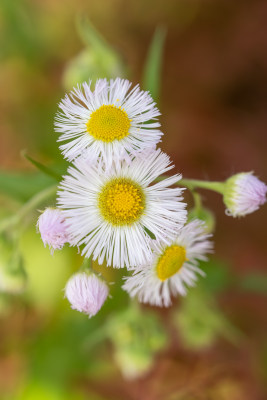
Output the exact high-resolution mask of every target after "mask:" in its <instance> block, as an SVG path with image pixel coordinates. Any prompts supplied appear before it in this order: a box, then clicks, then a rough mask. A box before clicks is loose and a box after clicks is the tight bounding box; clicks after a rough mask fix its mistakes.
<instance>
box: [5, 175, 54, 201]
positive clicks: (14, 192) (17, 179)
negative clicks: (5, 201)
mask: <svg viewBox="0 0 267 400" xmlns="http://www.w3.org/2000/svg"><path fill="white" fill-rule="evenodd" d="M54 182H55V180H54V179H53V178H51V177H50V176H47V175H44V174H43V173H39V172H38V173H21V172H6V171H0V193H1V194H4V195H8V196H10V197H12V198H14V199H16V200H19V201H22V202H24V201H27V200H29V199H30V198H31V197H32V196H34V195H35V194H36V193H38V192H40V191H41V190H44V189H45V188H47V187H49V186H51V185H53V184H54Z"/></svg>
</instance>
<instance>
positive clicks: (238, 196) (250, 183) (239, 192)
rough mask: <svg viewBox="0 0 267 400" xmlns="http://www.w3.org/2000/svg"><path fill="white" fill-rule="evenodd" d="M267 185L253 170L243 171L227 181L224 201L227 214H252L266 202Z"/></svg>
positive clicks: (239, 215) (236, 215) (238, 215)
mask: <svg viewBox="0 0 267 400" xmlns="http://www.w3.org/2000/svg"><path fill="white" fill-rule="evenodd" d="M266 193H267V186H266V185H265V183H263V182H261V181H260V180H259V179H258V178H257V177H256V176H254V175H253V173H252V172H242V173H240V174H236V175H233V176H231V177H230V178H229V179H228V180H227V181H226V189H225V192H224V203H225V205H226V207H227V211H226V212H227V214H228V215H231V216H233V217H242V216H245V215H247V214H250V213H252V212H254V211H256V210H258V208H259V207H260V206H261V205H263V204H264V203H265V202H266Z"/></svg>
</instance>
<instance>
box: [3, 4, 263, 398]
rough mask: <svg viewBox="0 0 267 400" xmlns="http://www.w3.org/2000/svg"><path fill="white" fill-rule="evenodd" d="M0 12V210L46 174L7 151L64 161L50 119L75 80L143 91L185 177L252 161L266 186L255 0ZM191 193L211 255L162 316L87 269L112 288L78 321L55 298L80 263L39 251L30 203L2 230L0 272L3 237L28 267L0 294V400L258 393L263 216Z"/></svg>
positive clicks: (68, 255) (210, 175) (115, 277)
mask: <svg viewBox="0 0 267 400" xmlns="http://www.w3.org/2000/svg"><path fill="white" fill-rule="evenodd" d="M0 10H1V14H0V61H1V64H0V105H1V106H0V124H1V125H0V168H1V170H0V206H1V210H0V216H1V218H4V217H8V216H9V215H13V214H14V213H15V212H16V211H17V210H18V209H20V207H21V206H22V205H23V204H24V203H25V201H27V200H29V198H31V197H32V196H33V195H34V194H36V193H38V192H39V191H40V190H42V189H44V188H46V187H48V186H49V185H52V184H53V183H54V181H53V179H52V178H49V177H47V176H46V175H44V174H42V173H41V172H36V169H35V168H34V166H32V164H31V163H29V162H28V161H27V160H26V159H25V158H24V157H22V155H21V150H26V151H27V153H28V154H30V156H32V157H33V158H34V159H37V160H40V161H41V162H42V163H43V164H45V165H48V166H51V167H53V168H55V169H56V170H57V171H59V172H62V171H64V170H65V168H66V164H65V163H64V162H63V160H62V157H61V154H60V152H59V150H58V147H57V145H56V138H57V136H56V134H55V133H54V132H53V120H54V116H55V113H56V111H57V104H58V103H59V101H60V99H61V97H62V96H63V95H64V93H65V91H66V90H69V89H70V88H71V87H72V85H74V84H75V82H76V81H78V80H86V79H88V78H92V79H96V78H97V77H105V76H107V77H112V76H121V77H127V78H129V79H130V80H132V81H133V82H134V83H139V82H140V83H141V86H142V88H145V89H148V88H149V89H151V90H152V93H153V95H154V96H155V97H156V98H157V100H158V102H159V107H160V110H161V112H162V117H161V123H162V130H163V132H164V133H165V135H164V139H163V143H162V148H163V150H164V151H166V152H168V153H169V154H170V156H171V158H172V159H173V160H174V162H175V164H176V167H177V170H178V171H179V172H182V173H183V175H184V176H185V177H187V178H199V179H214V180H224V179H226V178H227V177H228V176H230V175H231V174H233V173H236V172H240V171H250V170H254V171H255V174H256V175H258V176H259V177H260V178H261V179H262V180H265V181H266V180H267V164H266V129H267V113H266V105H267V53H266V52H265V48H266V45H267V24H266V18H267V3H266V1H264V0H254V1H249V0H236V1H234V2H232V1H225V0H167V1H163V0H154V1H152V0H127V1H123V0H88V1H86V0H76V1H71V0H65V1H54V0H46V1H38V0H12V1H11V0H1V1H0ZM89 21H90V22H89ZM161 61H162V65H161ZM158 76H160V78H161V79H160V84H159V82H158V79H157V77H158ZM202 193H203V200H204V204H205V206H206V207H209V208H210V209H211V210H212V211H213V212H214V213H215V215H216V230H215V233H214V239H215V249H216V253H215V255H214V256H213V257H212V258H211V261H210V262H209V263H208V264H206V265H203V269H205V271H206V273H207V278H206V279H203V278H201V279H200V280H199V285H198V286H197V287H196V288H194V289H192V290H190V292H189V294H188V296H187V297H186V298H185V299H178V300H177V301H176V302H175V303H174V305H173V307H171V308H170V309H167V310H165V309H164V310H161V309H156V308H152V307H139V306H138V305H137V304H135V303H134V304H133V303H130V302H129V299H128V297H127V296H126V295H125V293H124V292H122V290H121V289H120V283H121V279H122V275H123V273H122V272H121V271H114V270H112V269H108V270H105V269H104V268H103V267H102V268H100V267H98V266H95V268H96V269H98V270H100V271H102V272H103V274H104V275H105V276H106V277H107V279H108V280H109V281H113V282H115V285H113V286H112V287H111V295H112V298H111V299H109V300H108V301H107V302H106V304H105V306H104V307H103V309H102V310H101V311H100V313H99V314H98V315H97V316H96V317H94V318H92V319H87V317H86V316H84V315H81V314H79V313H78V312H75V311H72V310H71V309H70V307H69V304H68V302H67V300H66V299H64V298H63V296H64V293H63V288H64V286H65V283H66V281H67V279H68V278H69V276H70V275H71V274H72V273H73V272H74V271H76V270H77V269H78V268H79V266H80V263H81V259H80V257H79V255H77V254H76V251H75V250H74V249H69V248H65V249H64V250H63V251H61V252H56V253H55V254H54V256H51V255H50V252H49V250H48V249H45V248H44V247H43V244H42V242H41V240H40V237H39V235H37V234H36V229H35V224H36V220H37V218H38V215H39V214H38V212H37V211H36V212H34V213H30V214H29V215H27V217H26V218H24V219H23V221H22V222H23V224H22V223H21V224H20V229H19V231H18V230H16V231H15V232H13V233H11V234H8V235H7V237H6V236H5V237H4V238H1V243H0V264H1V266H3V265H4V264H5V262H6V260H7V259H9V257H10V254H11V253H10V254H9V248H8V246H7V245H6V240H8V241H9V240H10V236H11V237H12V240H16V241H17V243H18V249H19V251H17V253H16V258H15V259H12V260H13V261H12V262H14V263H19V262H23V265H24V267H25V270H26V272H27V275H28V282H27V286H26V290H25V291H24V292H23V293H21V294H19V293H18V292H19V288H20V285H22V283H21V282H22V281H23V279H24V278H23V276H20V277H19V278H18V280H16V281H14V282H13V283H12V284H13V285H15V286H12V287H11V288H10V292H11V291H13V292H16V293H18V294H10V293H9V294H7V293H0V399H1V400H46V399H49V400H50V399H51V400H61V399H64V400H80V399H81V400H83V399H90V400H104V399H110V400H113V399H114V400H124V399H130V400H143V399H144V400H195V399H196V400H202V399H203V400H206V399H211V400H213V399H214V400H215V399H216V400H226V399H227V400H228V399H231V400H239V399H240V400H251V399H253V400H261V399H262V400H263V399H265V398H266V396H267V392H266V390H265V386H264V382H266V379H267V340H266V334H265V333H266V327H267V316H266V305H267V304H266V287H267V275H266V229H265V223H266V220H267V219H266V216H267V210H266V207H265V208H264V207H262V209H261V210H259V211H257V212H256V213H255V214H252V215H249V216H248V217H246V218H243V219H240V220H235V219H233V218H230V217H227V216H226V215H225V212H224V205H223V204H222V202H221V199H220V198H219V195H217V194H214V193H208V192H202ZM186 199H187V200H188V202H189V205H191V202H192V199H191V197H190V195H187V196H186ZM53 202H54V200H53V199H52V200H51V201H50V202H48V203H47V204H51V203H53ZM44 206H45V203H44V204H43V205H42V207H41V208H43V207H44ZM0 226H1V224H0ZM16 248H17V247H16ZM12 251H13V250H12V249H11V250H10V252H12ZM12 254H13V253H12ZM14 260H15V261H14ZM16 265H17V264H16ZM23 282H24V281H23Z"/></svg>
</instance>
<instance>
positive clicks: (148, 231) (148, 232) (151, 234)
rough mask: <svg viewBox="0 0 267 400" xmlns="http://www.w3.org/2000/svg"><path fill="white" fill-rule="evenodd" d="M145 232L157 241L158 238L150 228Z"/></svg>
mask: <svg viewBox="0 0 267 400" xmlns="http://www.w3.org/2000/svg"><path fill="white" fill-rule="evenodd" d="M144 230H145V232H146V233H147V234H148V236H149V237H151V239H153V240H155V239H156V236H155V235H154V233H152V232H151V231H150V230H149V229H148V228H146V227H144Z"/></svg>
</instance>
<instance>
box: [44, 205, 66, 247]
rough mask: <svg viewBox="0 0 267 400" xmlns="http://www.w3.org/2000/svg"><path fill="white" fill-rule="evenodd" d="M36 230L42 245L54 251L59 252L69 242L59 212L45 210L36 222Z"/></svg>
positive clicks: (60, 212)
mask: <svg viewBox="0 0 267 400" xmlns="http://www.w3.org/2000/svg"><path fill="white" fill-rule="evenodd" d="M37 229H38V230H39V232H40V234H41V238H42V241H43V243H44V245H45V246H46V245H47V244H48V246H49V247H50V250H51V253H53V251H54V250H61V249H62V247H63V246H64V244H65V243H68V242H70V235H69V234H68V232H67V224H66V221H65V218H64V215H63V213H62V211H61V210H59V209H55V208H46V209H45V211H44V212H43V213H42V214H41V215H40V217H39V218H38V221H37Z"/></svg>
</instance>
